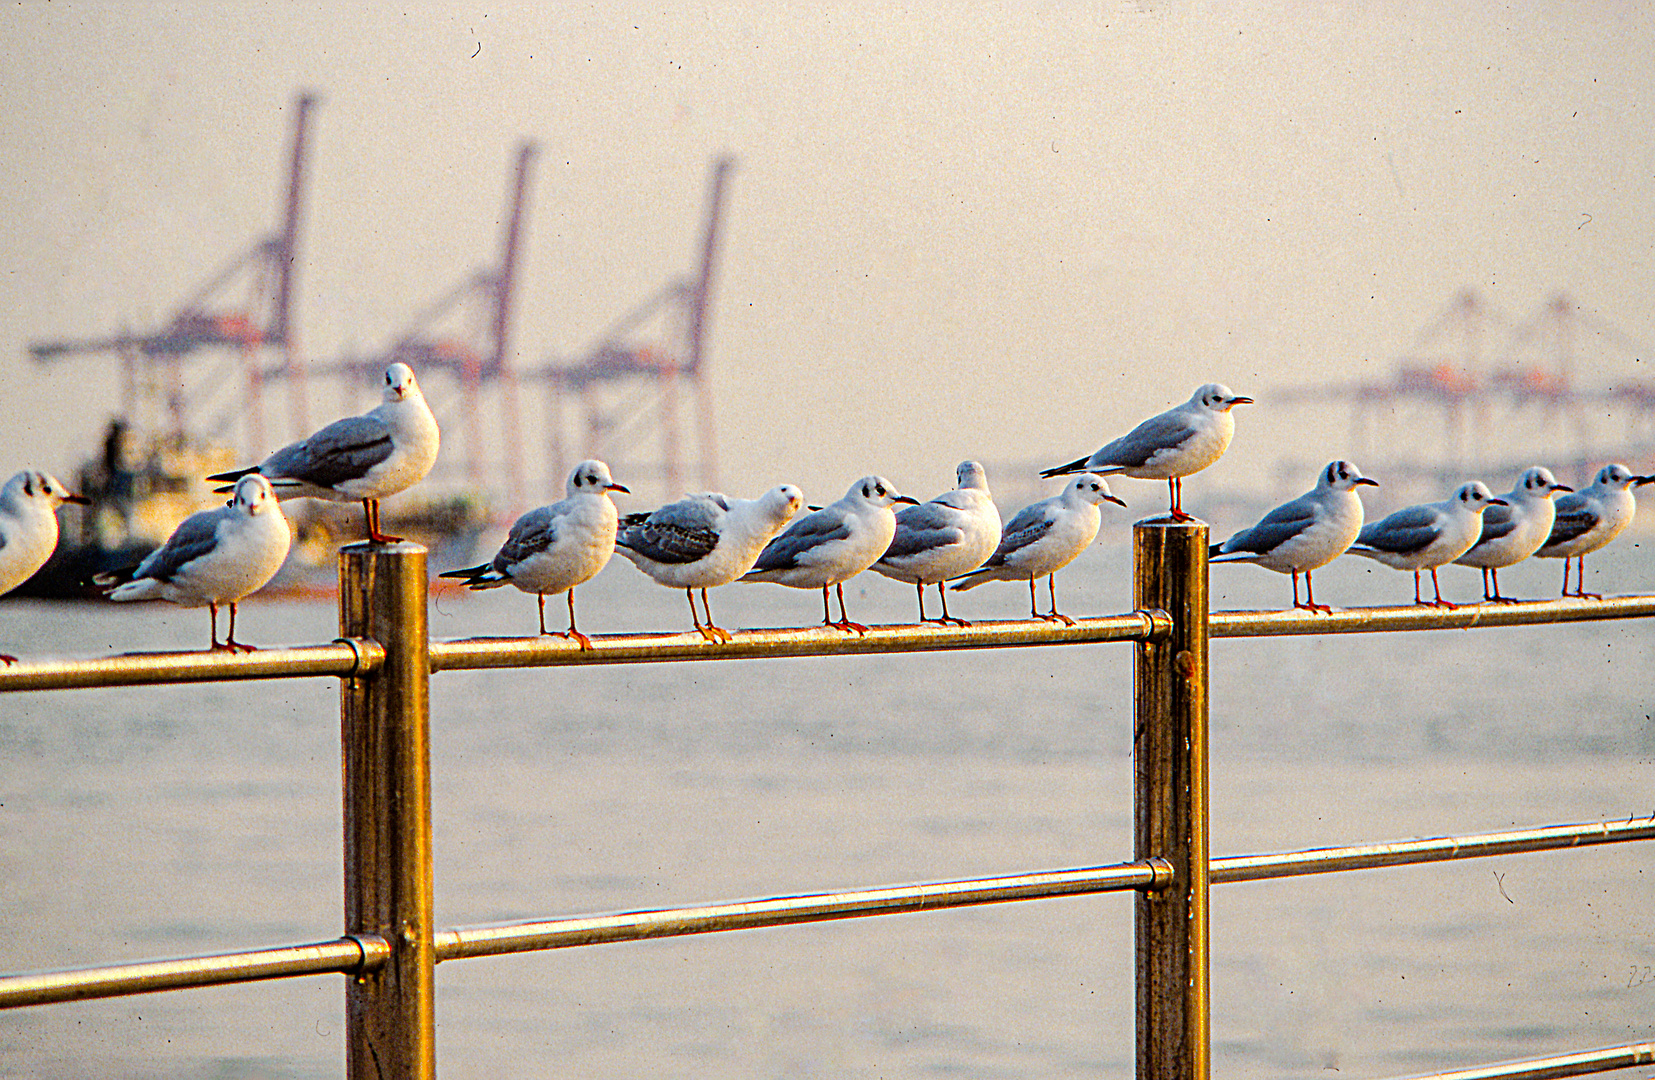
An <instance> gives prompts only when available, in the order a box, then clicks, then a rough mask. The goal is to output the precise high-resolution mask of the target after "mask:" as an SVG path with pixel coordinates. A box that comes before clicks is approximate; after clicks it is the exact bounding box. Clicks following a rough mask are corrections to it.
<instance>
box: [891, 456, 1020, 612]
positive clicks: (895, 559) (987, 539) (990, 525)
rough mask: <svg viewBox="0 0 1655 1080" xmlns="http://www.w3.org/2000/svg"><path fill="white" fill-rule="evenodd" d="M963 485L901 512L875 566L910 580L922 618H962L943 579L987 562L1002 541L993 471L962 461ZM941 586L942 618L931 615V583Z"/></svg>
mask: <svg viewBox="0 0 1655 1080" xmlns="http://www.w3.org/2000/svg"><path fill="white" fill-rule="evenodd" d="M955 475H956V476H957V477H958V478H959V486H957V487H956V488H954V490H953V491H945V492H943V493H942V494H941V495H938V496H937V497H936V498H934V499H932V500H931V501H930V502H927V503H920V504H919V505H918V506H910V507H907V508H906V509H903V510H901V511H899V512H898V513H897V515H896V536H895V537H894V538H893V539H892V540H891V546H890V547H888V548H886V549H885V554H884V555H882V556H880V558H879V561H878V562H876V563H874V564H873V567H872V569H874V570H876V571H878V572H879V573H881V574H884V575H885V576H886V577H888V578H894V579H895V580H897V581H906V582H908V583H909V584H910V585H912V586H914V588H915V590H917V591H918V593H919V621H920V622H922V623H925V622H938V623H944V624H946V623H957V624H958V625H960V626H970V625H971V624H970V623H968V622H966V621H965V620H964V619H956V618H954V617H953V616H951V615H949V614H948V597H947V595H946V594H945V593H944V592H943V586H942V583H943V582H944V581H947V580H948V579H949V578H956V577H959V576H960V575H961V574H964V573H966V572H967V571H970V570H975V569H976V568H977V567H979V566H981V565H983V560H984V559H987V558H988V557H989V556H990V555H991V554H993V553H994V545H995V544H997V543H998V542H999V540H1000V511H999V509H998V508H997V507H995V505H994V499H993V498H992V497H990V495H989V493H988V474H987V473H985V472H984V471H983V467H982V466H981V465H980V464H978V463H977V462H975V461H962V462H960V464H959V468H958V469H957V470H956V471H955ZM927 585H935V586H936V587H937V597H938V598H939V599H940V600H941V601H942V618H940V619H934V620H933V619H927V618H926V617H925V587H926V586H927Z"/></svg>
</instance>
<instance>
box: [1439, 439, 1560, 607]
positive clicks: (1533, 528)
mask: <svg viewBox="0 0 1655 1080" xmlns="http://www.w3.org/2000/svg"><path fill="white" fill-rule="evenodd" d="M1573 490H1574V488H1572V487H1569V486H1568V485H1566V484H1560V483H1558V482H1557V477H1555V476H1553V475H1552V471H1551V470H1550V469H1548V468H1545V467H1544V466H1540V465H1536V466H1534V467H1533V468H1531V469H1526V470H1524V472H1523V475H1522V477H1521V478H1520V479H1519V481H1518V483H1517V486H1516V487H1515V488H1512V489H1511V490H1510V491H1508V492H1506V493H1505V494H1504V495H1502V496H1500V498H1502V499H1504V500H1505V501H1506V505H1504V506H1490V507H1489V508H1488V509H1487V510H1484V511H1483V531H1482V533H1481V535H1480V536H1479V537H1478V538H1477V542H1476V543H1475V544H1473V545H1471V550H1470V551H1467V552H1466V553H1465V554H1464V555H1461V556H1460V557H1459V558H1457V559H1455V560H1454V561H1455V562H1456V563H1458V564H1459V565H1461V566H1475V567H1477V568H1478V569H1480V570H1482V572H1483V599H1484V600H1490V601H1497V602H1499V603H1503V604H1510V603H1516V600H1515V598H1513V597H1510V596H1501V595H1500V568H1501V567H1502V566H1512V565H1515V564H1516V563H1520V562H1522V561H1523V560H1524V559H1526V558H1528V557H1529V556H1530V555H1533V554H1534V553H1535V552H1536V551H1539V550H1540V547H1541V545H1542V544H1544V543H1545V542H1546V538H1547V537H1548V536H1550V535H1551V534H1552V525H1553V524H1554V522H1555V521H1556V518H1557V505H1556V503H1554V502H1553V501H1552V500H1553V499H1555V498H1556V496H1557V493H1558V492H1560V491H1573ZM1490 581H1492V582H1493V588H1492V590H1491V589H1490V587H1489V583H1490Z"/></svg>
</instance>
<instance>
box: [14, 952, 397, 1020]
mask: <svg viewBox="0 0 1655 1080" xmlns="http://www.w3.org/2000/svg"><path fill="white" fill-rule="evenodd" d="M390 956H391V943H390V942H389V941H386V940H385V939H384V938H382V937H380V936H379V935H378V934H354V935H349V936H346V937H342V938H337V939H335V940H333V941H320V942H316V943H314V944H310V945H281V946H277V947H275V948H270V949H246V950H241V951H238V952H228V953H213V954H211V955H208V956H184V957H177V958H174V959H170V960H144V961H140V962H138V963H132V964H105V965H100V966H97V967H85V968H71V969H69V970H67V971H29V972H20V973H18V974H13V975H3V976H0V1009H17V1008H22V1007H23V1006H26V1005H49V1004H52V1003H54V1002H60V1001H86V1000H89V999H91V998H108V997H126V996H128V995H132V994H153V993H157V992H159V991H162V990H184V989H188V988H191V987H200V986H223V985H226V984H228V983H240V982H258V981H262V980H266V979H287V978H292V977H294V976H297V975H331V974H334V973H339V974H343V975H360V974H362V973H363V972H365V971H373V970H376V969H377V968H379V967H380V966H381V965H382V964H384V963H385V961H386V960H388V959H390Z"/></svg>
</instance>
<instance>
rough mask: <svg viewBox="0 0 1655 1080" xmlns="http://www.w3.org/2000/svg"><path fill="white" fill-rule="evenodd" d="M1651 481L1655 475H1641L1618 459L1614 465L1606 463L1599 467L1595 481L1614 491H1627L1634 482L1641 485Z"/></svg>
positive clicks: (1654, 478)
mask: <svg viewBox="0 0 1655 1080" xmlns="http://www.w3.org/2000/svg"><path fill="white" fill-rule="evenodd" d="M1651 481H1655V476H1639V475H1637V474H1636V473H1634V472H1633V471H1632V470H1631V469H1628V468H1627V467H1626V466H1625V465H1622V464H1621V463H1620V462H1618V461H1617V462H1615V463H1614V464H1612V465H1605V466H1604V467H1603V468H1601V469H1599V470H1598V475H1597V479H1596V480H1594V481H1593V482H1594V483H1595V484H1597V486H1598V487H1605V488H1609V489H1611V490H1613V491H1625V490H1626V489H1627V488H1629V487H1631V486H1633V485H1634V484H1636V485H1638V486H1640V487H1641V486H1643V485H1644V484H1647V483H1649V482H1651Z"/></svg>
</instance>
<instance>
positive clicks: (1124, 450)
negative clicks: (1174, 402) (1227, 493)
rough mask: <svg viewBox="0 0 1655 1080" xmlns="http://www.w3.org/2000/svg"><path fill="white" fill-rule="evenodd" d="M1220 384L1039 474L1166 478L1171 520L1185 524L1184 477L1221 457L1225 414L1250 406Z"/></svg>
mask: <svg viewBox="0 0 1655 1080" xmlns="http://www.w3.org/2000/svg"><path fill="white" fill-rule="evenodd" d="M1252 401H1253V399H1252V398H1250V397H1237V396H1236V395H1235V394H1233V393H1231V391H1230V388H1229V387H1227V386H1225V385H1224V384H1223V383H1207V384H1206V385H1205V386H1203V387H1201V388H1200V389H1199V390H1197V391H1196V392H1195V393H1194V394H1193V395H1191V397H1190V399H1189V400H1188V401H1186V402H1184V403H1183V404H1182V405H1179V406H1176V407H1175V408H1171V409H1168V410H1167V411H1166V412H1164V413H1162V414H1161V415H1159V416H1152V417H1150V418H1149V419H1148V420H1145V421H1144V422H1143V423H1141V424H1139V425H1138V426H1137V427H1135V428H1133V429H1132V430H1131V431H1129V432H1127V433H1126V434H1125V435H1122V436H1121V437H1120V438H1118V439H1116V440H1115V441H1114V442H1112V443H1109V444H1108V445H1107V446H1104V447H1102V448H1101V449H1099V450H1098V451H1097V452H1096V453H1094V454H1093V455H1092V456H1091V457H1085V458H1079V459H1077V460H1075V461H1071V462H1069V464H1067V465H1059V466H1057V467H1056V468H1052V469H1046V470H1045V471H1043V472H1042V473H1041V474H1040V475H1041V476H1048V477H1049V476H1065V475H1068V474H1070V473H1079V472H1089V473H1096V474H1097V475H1099V476H1113V475H1114V474H1116V473H1120V474H1122V475H1124V476H1130V477H1133V478H1135V479H1138V480H1165V481H1166V482H1167V490H1168V492H1169V494H1170V495H1171V498H1172V508H1171V514H1172V517H1173V520H1175V521H1188V520H1190V516H1189V515H1188V514H1186V513H1184V508H1183V494H1184V486H1183V478H1184V477H1186V476H1189V475H1190V474H1191V473H1196V472H1200V471H1201V470H1202V469H1205V468H1206V467H1207V466H1208V465H1211V464H1212V463H1213V462H1215V461H1217V460H1218V459H1219V458H1221V457H1223V456H1224V451H1225V450H1227V449H1229V446H1230V440H1231V439H1232V438H1234V437H1235V417H1234V416H1233V415H1231V413H1230V410H1231V409H1233V408H1235V407H1236V406H1237V405H1250V404H1252Z"/></svg>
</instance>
